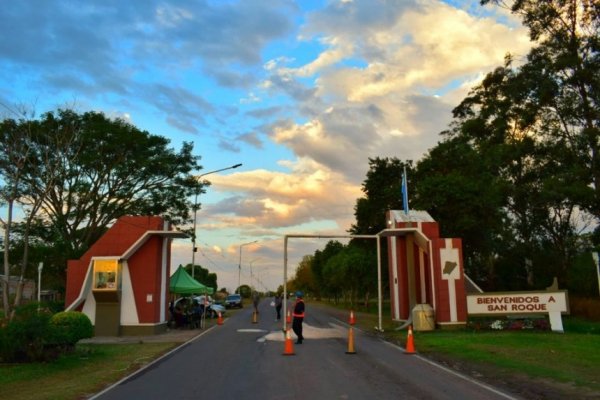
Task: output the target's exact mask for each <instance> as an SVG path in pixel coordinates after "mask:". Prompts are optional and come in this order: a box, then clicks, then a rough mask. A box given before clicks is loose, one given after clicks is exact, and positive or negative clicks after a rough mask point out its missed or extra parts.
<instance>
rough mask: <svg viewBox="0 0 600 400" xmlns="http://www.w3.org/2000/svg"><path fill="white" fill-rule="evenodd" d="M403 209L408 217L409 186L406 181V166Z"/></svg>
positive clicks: (403, 174)
mask: <svg viewBox="0 0 600 400" xmlns="http://www.w3.org/2000/svg"><path fill="white" fill-rule="evenodd" d="M402 207H403V208H404V214H405V215H408V184H407V179H406V165H405V166H404V172H403V173H402Z"/></svg>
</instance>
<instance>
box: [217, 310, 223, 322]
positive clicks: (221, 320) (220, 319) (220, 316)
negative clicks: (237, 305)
mask: <svg viewBox="0 0 600 400" xmlns="http://www.w3.org/2000/svg"><path fill="white" fill-rule="evenodd" d="M218 315H219V317H218V318H217V325H223V316H222V315H221V313H220V312H219V314H218Z"/></svg>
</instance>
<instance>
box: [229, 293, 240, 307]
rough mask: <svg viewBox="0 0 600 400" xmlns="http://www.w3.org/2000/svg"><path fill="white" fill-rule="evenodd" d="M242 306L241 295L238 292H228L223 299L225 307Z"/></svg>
mask: <svg viewBox="0 0 600 400" xmlns="http://www.w3.org/2000/svg"><path fill="white" fill-rule="evenodd" d="M243 306H244V305H243V304H242V296H240V295H239V294H230V295H229V296H227V298H226V299H225V307H227V308H233V307H238V308H242V307H243Z"/></svg>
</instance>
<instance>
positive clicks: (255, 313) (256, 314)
mask: <svg viewBox="0 0 600 400" xmlns="http://www.w3.org/2000/svg"><path fill="white" fill-rule="evenodd" d="M252 323H253V324H256V323H258V313H257V312H256V311H252Z"/></svg>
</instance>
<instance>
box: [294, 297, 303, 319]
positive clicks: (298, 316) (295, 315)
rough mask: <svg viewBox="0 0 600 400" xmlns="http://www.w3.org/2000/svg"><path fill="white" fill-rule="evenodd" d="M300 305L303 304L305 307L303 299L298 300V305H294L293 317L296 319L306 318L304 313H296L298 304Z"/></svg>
mask: <svg viewBox="0 0 600 400" xmlns="http://www.w3.org/2000/svg"><path fill="white" fill-rule="evenodd" d="M298 303H302V305H304V300H302V299H298V300H296V303H294V312H293V313H292V316H293V317H294V318H304V311H302V312H301V313H297V312H296V304H298Z"/></svg>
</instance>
